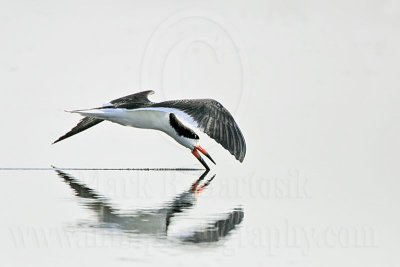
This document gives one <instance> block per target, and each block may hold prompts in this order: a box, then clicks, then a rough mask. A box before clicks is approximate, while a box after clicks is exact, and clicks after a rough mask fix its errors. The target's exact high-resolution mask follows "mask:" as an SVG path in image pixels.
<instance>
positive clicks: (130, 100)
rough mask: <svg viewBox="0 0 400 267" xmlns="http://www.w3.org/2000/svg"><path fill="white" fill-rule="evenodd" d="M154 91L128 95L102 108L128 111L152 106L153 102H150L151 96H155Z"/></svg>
mask: <svg viewBox="0 0 400 267" xmlns="http://www.w3.org/2000/svg"><path fill="white" fill-rule="evenodd" d="M153 94H154V91H153V90H148V91H143V92H139V93H136V94H132V95H127V96H124V97H120V98H117V99H114V100H112V101H111V102H110V104H109V105H105V106H104V107H102V108H106V107H111V108H126V109H136V108H142V107H145V106H147V105H148V104H151V103H152V102H151V101H150V100H149V95H153Z"/></svg>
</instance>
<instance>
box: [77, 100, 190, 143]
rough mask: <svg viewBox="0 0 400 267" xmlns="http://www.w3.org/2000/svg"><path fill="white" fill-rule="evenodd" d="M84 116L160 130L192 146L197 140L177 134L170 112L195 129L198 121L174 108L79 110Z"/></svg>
mask: <svg viewBox="0 0 400 267" xmlns="http://www.w3.org/2000/svg"><path fill="white" fill-rule="evenodd" d="M77 113H79V114H81V115H84V116H89V117H95V118H99V119H105V120H108V121H111V122H115V123H118V124H122V125H125V126H131V127H135V128H143V129H154V130H160V131H163V132H165V133H166V134H168V135H169V136H171V137H172V138H174V139H175V140H176V141H177V142H178V143H180V144H181V145H183V146H185V147H188V148H192V147H193V146H194V145H195V144H196V143H197V140H192V139H189V138H186V137H183V136H180V135H178V134H177V132H176V130H175V129H174V128H173V127H172V126H171V124H170V122H169V114H170V113H174V114H175V115H176V116H177V117H178V118H179V119H180V121H181V122H182V123H183V124H185V126H187V127H189V128H191V129H193V128H196V127H195V126H196V125H197V123H195V122H194V121H193V119H192V118H191V117H190V116H188V115H187V114H186V113H184V112H182V111H180V110H177V109H173V108H140V109H122V108H105V109H91V110H84V111H79V112H77ZM193 124H195V125H193Z"/></svg>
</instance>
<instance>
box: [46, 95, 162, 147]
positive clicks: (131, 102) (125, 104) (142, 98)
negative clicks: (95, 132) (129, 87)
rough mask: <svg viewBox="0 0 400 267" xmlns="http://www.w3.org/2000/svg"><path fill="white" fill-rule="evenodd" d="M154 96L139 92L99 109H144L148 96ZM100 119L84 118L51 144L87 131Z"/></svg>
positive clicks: (148, 102)
mask: <svg viewBox="0 0 400 267" xmlns="http://www.w3.org/2000/svg"><path fill="white" fill-rule="evenodd" d="M152 94H154V91H152V90H148V91H143V92H139V93H136V94H132V95H127V96H124V97H121V98H117V99H114V100H112V101H111V102H110V103H108V104H106V105H105V106H103V107H101V108H129V109H135V108H141V107H146V106H147V105H149V104H151V103H152V102H150V100H149V98H148V96H149V95H152ZM102 121H103V120H102V119H96V118H90V117H85V118H83V119H82V120H80V121H79V123H78V124H77V125H76V126H75V127H74V128H72V129H71V130H70V131H69V132H67V133H66V134H64V135H63V136H61V137H59V138H58V139H57V140H56V141H54V142H53V144H55V143H57V142H60V141H62V140H64V139H66V138H68V137H71V136H73V135H75V134H77V133H80V132H82V131H84V130H87V129H89V128H91V127H93V126H95V125H97V124H99V123H100V122H102Z"/></svg>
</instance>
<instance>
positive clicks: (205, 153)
mask: <svg viewBox="0 0 400 267" xmlns="http://www.w3.org/2000/svg"><path fill="white" fill-rule="evenodd" d="M195 149H197V150H199V151H200V152H201V153H203V155H204V156H206V157H207V158H209V159H210V160H211V161H212V163H214V164H215V165H217V164H216V163H215V161H214V160H213V159H212V157H211V156H210V154H208V152H207V151H206V150H205V149H204V147H202V146H200V145H197V146H196V147H195Z"/></svg>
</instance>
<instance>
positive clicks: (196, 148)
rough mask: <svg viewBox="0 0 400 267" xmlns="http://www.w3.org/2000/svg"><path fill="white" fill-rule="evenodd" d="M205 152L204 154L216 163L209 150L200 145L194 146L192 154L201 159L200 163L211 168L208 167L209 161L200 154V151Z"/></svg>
mask: <svg viewBox="0 0 400 267" xmlns="http://www.w3.org/2000/svg"><path fill="white" fill-rule="evenodd" d="M199 151H200V152H201V153H203V155H204V156H206V157H207V158H209V159H210V160H211V161H212V163H214V164H216V163H215V161H214V160H213V159H212V158H211V156H210V154H208V152H207V151H206V150H205V149H204V148H203V147H202V146H200V145H197V146H195V147H194V148H193V150H192V154H193V155H194V156H195V157H196V158H197V159H198V160H199V161H200V163H201V164H202V165H203V166H204V167H205V168H206V169H207V170H209V169H210V168H209V167H208V165H207V163H206V162H205V161H204V160H203V158H202V157H201V156H200V153H199Z"/></svg>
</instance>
